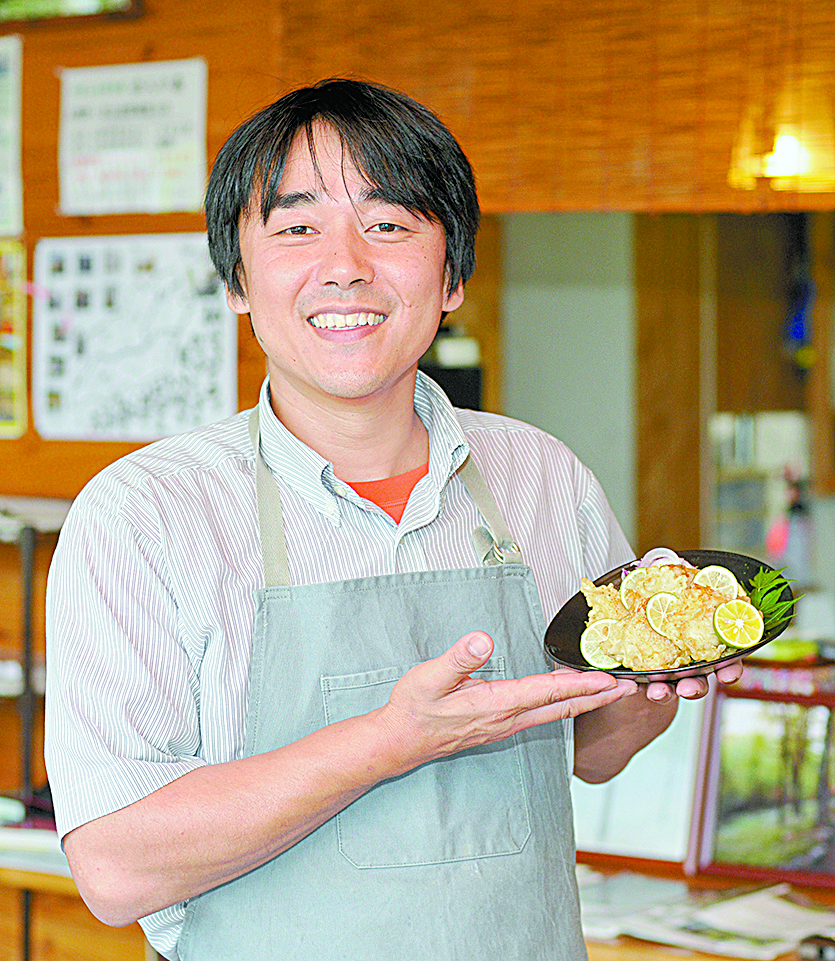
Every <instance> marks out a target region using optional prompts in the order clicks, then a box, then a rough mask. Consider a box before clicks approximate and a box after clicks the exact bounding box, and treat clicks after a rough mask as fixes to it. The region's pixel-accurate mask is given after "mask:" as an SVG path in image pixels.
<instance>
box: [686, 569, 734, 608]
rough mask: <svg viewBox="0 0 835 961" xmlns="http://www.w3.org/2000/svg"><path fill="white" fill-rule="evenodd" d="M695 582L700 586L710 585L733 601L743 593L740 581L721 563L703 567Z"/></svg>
mask: <svg viewBox="0 0 835 961" xmlns="http://www.w3.org/2000/svg"><path fill="white" fill-rule="evenodd" d="M693 583H694V584H698V585H699V586H700V587H710V588H711V589H712V590H714V591H716V593H717V594H721V595H722V597H724V598H725V599H726V600H728V601H732V600H733V599H734V598H735V597H738V596H739V595H740V594H741V593H742V591H741V590H740V587H739V581H738V580H737V579H736V577H734V575H733V573H732V572H731V571H729V570H728V568H727V567H722V566H720V565H719V564H710V565H709V566H708V567H703V568H702V569H701V570H700V571H699V572H698V574H696V576H695V577H694V578H693Z"/></svg>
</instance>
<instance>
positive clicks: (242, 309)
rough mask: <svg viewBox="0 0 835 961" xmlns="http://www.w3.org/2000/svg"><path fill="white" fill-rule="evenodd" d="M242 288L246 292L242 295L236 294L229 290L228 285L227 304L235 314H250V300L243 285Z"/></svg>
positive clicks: (227, 286)
mask: <svg viewBox="0 0 835 961" xmlns="http://www.w3.org/2000/svg"><path fill="white" fill-rule="evenodd" d="M241 288H242V289H243V290H244V292H243V293H242V294H236V293H234V292H233V291H232V290H230V289H229V285H228V284H227V285H226V303H227V304H228V305H229V309H230V310H231V311H232V313H233V314H248V313H249V299H248V297H247V296H246V290H245V289H244V285H243V284H241Z"/></svg>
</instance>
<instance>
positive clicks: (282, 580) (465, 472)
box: [249, 407, 522, 587]
mask: <svg viewBox="0 0 835 961" xmlns="http://www.w3.org/2000/svg"><path fill="white" fill-rule="evenodd" d="M249 437H250V440H251V441H252V446H253V448H254V450H255V496H256V501H257V505H258V532H259V536H260V539H261V557H262V559H263V564H264V586H265V587H288V586H289V585H290V568H289V564H288V562H287V544H286V541H285V538H284V516H283V513H282V510H281V496H280V495H279V492H278V484H276V481H275V478H274V477H273V475H272V474H271V473H270V469H269V467H267V465H266V463H265V462H264V458H263V457H262V456H261V422H260V418H259V414H258V408H257V407H256V408H255V409H254V410H253V411H252V412H251V413H250V415H249ZM458 475H459V477H460V478H461V480H462V481H463V482H464V486H465V487H466V488H467V492H468V493H469V495H470V497H472V499H473V501H474V502H475V505H476V507H477V508H478V509H479V511H480V513H481V516H482V517H483V518H484V520H485V521H486V525H487V526H486V527H479V528H477V529H476V530H475V531H474V532H473V546H474V547H475V550H476V554H477V555H478V559H479V561H480V562H481V563H482V564H485V565H487V566H492V565H495V564H521V563H522V555H521V552H520V551H519V548H518V547H517V545H516V543H515V542H514V540H513V537H512V535H511V533H510V530H509V529H508V526H507V523H506V522H505V519H504V516H503V515H502V512H501V510H500V509H499V505H498V504H497V503H496V499H495V498H494V497H493V494H492V492H491V491H490V488H489V487H488V486H487V484H486V483H485V481H484V478H483V477H482V476H481V472H480V471H479V469H478V468H477V467H476V465H475V462H474V461H473V459H472V457H467V459H466V460H465V461H464V463H463V464H462V465H461V466H460V467H459V468H458Z"/></svg>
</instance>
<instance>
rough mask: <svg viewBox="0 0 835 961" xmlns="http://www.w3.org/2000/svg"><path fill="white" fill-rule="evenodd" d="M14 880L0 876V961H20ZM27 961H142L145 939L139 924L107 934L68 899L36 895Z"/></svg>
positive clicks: (72, 897)
mask: <svg viewBox="0 0 835 961" xmlns="http://www.w3.org/2000/svg"><path fill="white" fill-rule="evenodd" d="M19 880H20V879H19V878H15V877H13V876H9V877H7V876H6V875H5V874H0V961H20V959H21V958H23V957H24V955H23V948H22V941H21V931H22V927H21V917H22V916H21V900H20V899H21V894H20V891H18V890H16V889H15V887H12V886H8V885H10V884H14V885H16V884H17V883H18V882H19ZM30 930H31V938H30V948H31V950H30V955H29V957H30V958H31V961H93V959H95V961H111V959H112V961H144V959H145V957H146V953H145V938H144V935H143V934H142V929H141V928H140V927H139V925H138V924H131V925H129V926H128V927H125V928H109V927H107V926H106V925H104V924H102V923H101V922H100V921H97V920H96V918H94V917H93V915H92V914H90V912H89V911H88V910H87V908H86V907H85V905H84V903H83V902H82V901H81V899H80V898H79V897H78V895H77V894H76V895H73V894H62V893H58V892H47V891H38V892H35V893H33V895H32V912H31V929H30Z"/></svg>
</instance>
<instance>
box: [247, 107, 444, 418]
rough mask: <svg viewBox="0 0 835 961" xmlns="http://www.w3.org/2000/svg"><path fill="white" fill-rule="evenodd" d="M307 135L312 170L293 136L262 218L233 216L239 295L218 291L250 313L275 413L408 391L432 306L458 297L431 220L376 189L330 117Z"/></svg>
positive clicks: (302, 141) (439, 231)
mask: <svg viewBox="0 0 835 961" xmlns="http://www.w3.org/2000/svg"><path fill="white" fill-rule="evenodd" d="M315 140H316V155H317V162H318V165H319V173H320V175H321V176H319V177H317V175H316V171H315V170H314V167H313V163H312V159H311V156H310V151H309V148H308V144H307V139H306V138H305V137H304V135H302V136H300V137H298V138H297V139H296V142H295V144H294V145H293V147H292V149H291V151H290V153H289V155H288V158H287V164H286V167H285V170H284V174H283V176H282V180H281V186H280V193H279V197H278V203H277V205H276V207H275V208H274V209H273V211H272V212H271V214H270V216H269V219H268V220H267V223H266V224H264V223H262V220H261V217H260V215H259V213H258V211H257V209H253V210H252V211H250V212H249V214H248V215H245V216H244V217H242V218H241V225H240V245H241V260H242V265H243V270H242V273H241V285H242V287H243V290H244V296H243V297H239V296H236V295H234V294H229V297H228V299H229V305H230V307H231V308H232V310H234V311H236V312H238V313H249V314H250V316H251V318H252V326H253V329H254V331H255V335H256V337H257V338H258V342H259V343H260V344H261V347H262V348H263V350H264V352H265V353H266V355H267V367H268V371H269V374H270V387H271V393H272V396H273V403H274V405H276V411H277V412H278V413H279V414H280V412H281V410H282V408H283V406H284V405H287V404H293V405H298V404H299V403H302V404H303V403H304V402H305V401H307V402H313V403H317V404H322V403H323V402H325V401H327V402H328V404H329V405H331V404H332V403H333V401H336V400H338V399H339V400H341V401H344V402H353V401H356V400H359V399H363V398H367V397H371V396H374V395H379V396H388V395H389V394H390V391H391V390H392V389H393V388H398V387H399V388H401V389H402V390H403V396H405V395H406V393H407V392H408V393H409V395H410V392H411V390H412V389H413V380H414V370H415V367H416V365H417V361H418V359H419V358H420V356H421V355H422V354H423V353H424V351H425V350H426V349H427V348H428V347H429V345H430V343H431V342H432V339H433V338H434V336H435V333H436V332H437V329H438V324H439V321H440V317H441V312H442V311H445V310H446V311H450V310H454V309H455V308H456V307H458V306H459V305H460V304H461V302H462V300H463V290H462V287H461V285H459V286H458V288H457V289H456V290H455V291H453V293H452V294H448V293H447V282H446V276H445V269H444V265H445V259H446V240H445V236H444V231H443V228H442V227H441V226H440V225H439V224H437V223H434V222H430V221H427V220H424V219H422V218H421V217H418V216H416V215H414V214H412V213H409V212H408V211H406V210H404V209H403V208H401V207H397V206H394V205H392V204H389V203H385V202H383V201H382V200H380V199H379V198H377V197H376V196H375V194H376V191H374V190H373V188H371V187H370V186H369V184H368V183H367V182H366V181H365V180H364V179H363V178H362V176H361V175H360V174H359V173H358V172H357V170H356V169H355V168H354V166H353V165H352V164H351V163H350V161H349V159H348V158H347V157H344V158H343V152H342V145H341V143H340V140H339V137H338V136H337V135H336V134H335V133H334V132H333V131H332V130H331V129H330V128H328V127H327V126H319V127H317V128H315ZM255 206H256V205H253V207H255Z"/></svg>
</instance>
